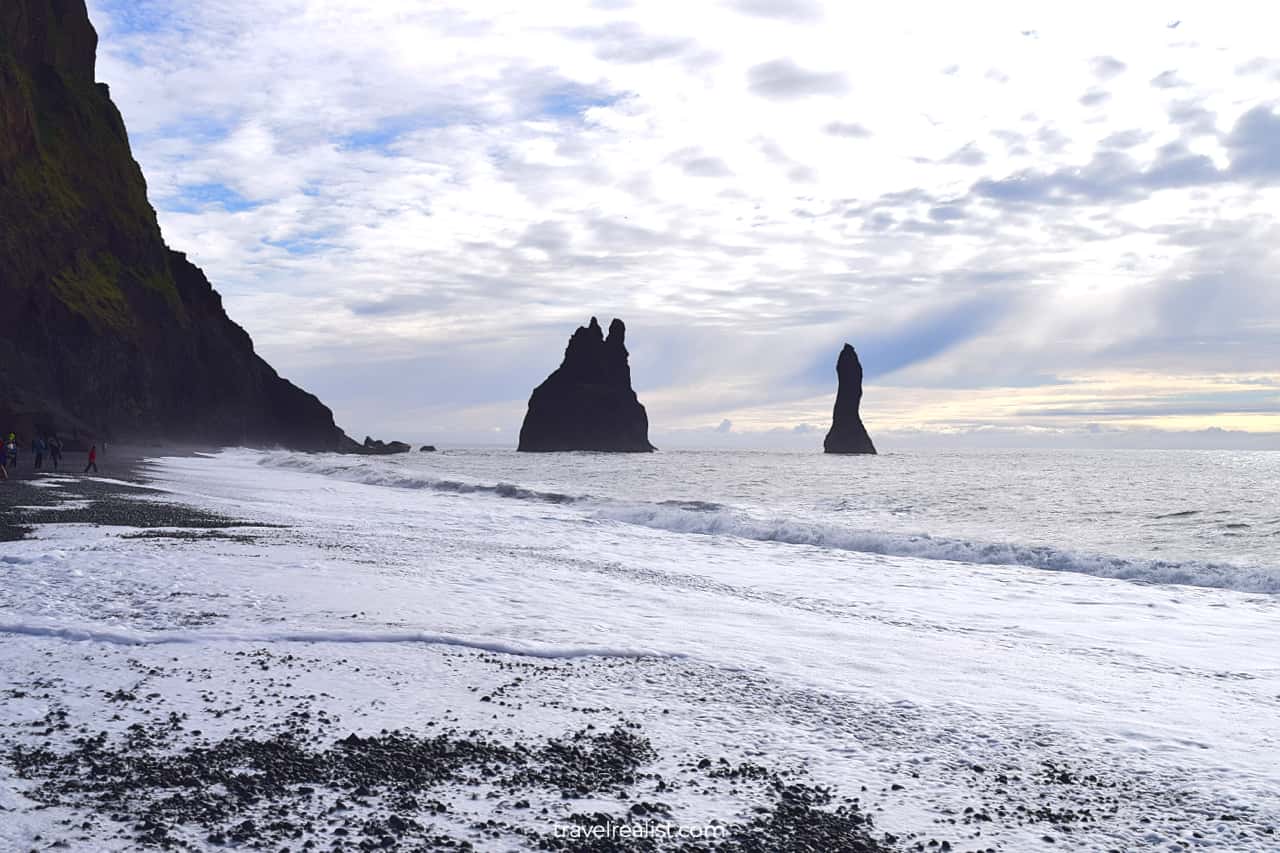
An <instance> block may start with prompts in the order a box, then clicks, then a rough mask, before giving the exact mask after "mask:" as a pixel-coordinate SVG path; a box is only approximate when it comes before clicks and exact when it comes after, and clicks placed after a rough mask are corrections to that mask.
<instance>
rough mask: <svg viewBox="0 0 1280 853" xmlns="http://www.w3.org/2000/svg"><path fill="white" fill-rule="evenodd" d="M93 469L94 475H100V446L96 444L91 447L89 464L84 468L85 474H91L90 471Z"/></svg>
mask: <svg viewBox="0 0 1280 853" xmlns="http://www.w3.org/2000/svg"><path fill="white" fill-rule="evenodd" d="M90 468H92V469H93V473H95V474H96V473H98V445H96V444H94V445H91V446H90V447H89V464H88V465H86V466H84V472H85V473H86V474H88V473H89V469H90Z"/></svg>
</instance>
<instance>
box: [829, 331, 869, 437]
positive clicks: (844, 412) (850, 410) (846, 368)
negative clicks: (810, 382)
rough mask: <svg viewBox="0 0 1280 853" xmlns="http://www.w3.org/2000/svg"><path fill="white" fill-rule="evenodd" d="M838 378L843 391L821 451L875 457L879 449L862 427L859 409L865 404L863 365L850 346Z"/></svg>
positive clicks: (839, 362)
mask: <svg viewBox="0 0 1280 853" xmlns="http://www.w3.org/2000/svg"><path fill="white" fill-rule="evenodd" d="M836 376H837V377H839V379H840V388H839V390H838V391H836V406H835V411H834V412H833V413H832V417H831V431H830V432H828V433H827V440H826V441H824V442H823V444H822V447H823V449H824V450H826V452H827V453H875V452H876V446H875V445H874V444H872V443H871V436H869V435H867V428H866V427H865V426H863V425H862V417H861V416H860V415H859V414H858V407H859V406H860V405H861V404H862V362H860V361H858V354H857V353H856V352H855V351H854V349H853V347H851V346H849V345H848V344H845V345H844V349H842V350H840V357H839V358H838V359H836Z"/></svg>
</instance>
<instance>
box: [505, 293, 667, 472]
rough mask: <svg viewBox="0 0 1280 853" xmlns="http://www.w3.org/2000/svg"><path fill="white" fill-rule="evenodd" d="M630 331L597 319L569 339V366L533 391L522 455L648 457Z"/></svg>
mask: <svg viewBox="0 0 1280 853" xmlns="http://www.w3.org/2000/svg"><path fill="white" fill-rule="evenodd" d="M626 335H627V327H626V326H625V325H623V323H622V321H621V320H614V321H613V322H612V323H610V324H609V336H608V337H607V338H606V337H605V336H604V334H603V332H601V330H600V323H599V322H597V321H596V318H595V317H592V318H591V323H590V325H587V326H580V327H578V330H577V331H576V332H574V333H573V337H571V338H570V339H569V346H568V347H567V348H566V349H565V351H564V361H563V362H562V363H561V365H560V367H559V368H558V369H557V370H556V372H555V373H552V374H551V375H550V376H548V377H547V380H546V381H545V382H543V383H542V384H541V385H539V386H538V387H537V388H535V389H534V390H533V396H531V397H530V398H529V411H528V413H527V414H526V415H525V417H524V426H522V427H521V428H520V448H519V449H520V450H525V451H554V450H600V451H607V452H611V453H647V452H649V451H651V450H653V449H654V448H653V445H651V444H650V443H649V417H648V415H646V414H645V411H644V406H642V405H640V401H639V400H638V399H637V398H636V392H635V391H633V390H632V389H631V366H630V365H629V364H628V363H627V348H626V346H625V345H624V342H625V339H626Z"/></svg>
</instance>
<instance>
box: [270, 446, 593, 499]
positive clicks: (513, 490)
mask: <svg viewBox="0 0 1280 853" xmlns="http://www.w3.org/2000/svg"><path fill="white" fill-rule="evenodd" d="M258 464H260V465H263V466H266V467H270V468H287V469H289V470H293V471H303V472H305V473H308V474H320V475H322V476H325V477H332V478H334V479H338V480H345V481H347V482H349V483H363V484H365V485H369V486H390V487H392V488H397V489H429V490H431V491H436V492H448V493H450V494H456V495H470V494H491V495H497V496H498V497H501V498H513V499H515V500H524V501H541V502H543V503H553V504H571V503H577V502H578V501H584V500H590V496H588V495H566V494H562V493H560V492H545V491H539V490H537V489H528V488H525V487H524V486H518V485H516V484H514V483H492V484H490V483H468V482H465V481H462V480H444V479H439V478H436V477H427V476H425V475H421V474H412V473H405V472H403V471H396V470H394V469H392V468H390V467H388V466H387V465H385V464H379V463H376V462H365V461H360V462H335V461H333V460H332V459H327V458H324V457H309V456H280V457H277V456H268V457H265V458H263V459H262V460H260V461H259V463H258Z"/></svg>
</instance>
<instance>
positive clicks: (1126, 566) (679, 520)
mask: <svg viewBox="0 0 1280 853" xmlns="http://www.w3.org/2000/svg"><path fill="white" fill-rule="evenodd" d="M596 516H597V517H598V518H602V519H607V520H611V521H617V522H622V523H625V524H636V525H640V526H643V527H649V528H653V529H656V530H666V531H671V532H674V533H687V534H696V535H705V536H731V537H735V538H738V539H749V540H755V541H757V542H778V543H783V544H787V545H808V546H813V547H817V548H829V549H834V550H840V551H854V552H857V553H861V554H879V555H883V556H887V557H913V558H916V559H923V560H945V561H948V562H956V563H976V564H980V565H989V566H1025V567H1030V568H1035V569H1045V570H1048V571H1054V572H1074V573H1076V574H1084V575H1093V576H1095V577H1103V578H1115V579H1118V580H1128V581H1139V582H1145V583H1161V584H1184V585H1188V586H1202V587H1213V588H1216V589H1231V590H1237V591H1240V592H1255V593H1280V568H1261V567H1247V566H1238V565H1232V564H1228V563H1207V562H1197V561H1190V562H1178V561H1166V560H1144V559H1132V558H1126V557H1115V556H1108V555H1104V554H1090V553H1085V552H1079V551H1070V550H1064V549H1061V548H1055V547H1052V546H1049V545H1025V544H1019V543H1013V542H977V541H973V540H970V539H959V538H947V537H938V536H930V535H929V534H926V533H919V534H905V533H886V532H879V531H867V530H853V529H849V528H845V527H839V526H835V525H827V524H812V523H808V522H802V521H796V520H790V519H772V520H762V519H757V518H752V517H750V516H747V515H745V514H743V513H739V512H734V511H727V510H726V511H718V512H706V511H701V512H690V511H687V510H683V509H678V508H674V507H670V506H662V505H651V504H650V505H645V504H637V505H630V506H609V507H601V508H599V509H598V510H597V511H596Z"/></svg>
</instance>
